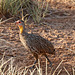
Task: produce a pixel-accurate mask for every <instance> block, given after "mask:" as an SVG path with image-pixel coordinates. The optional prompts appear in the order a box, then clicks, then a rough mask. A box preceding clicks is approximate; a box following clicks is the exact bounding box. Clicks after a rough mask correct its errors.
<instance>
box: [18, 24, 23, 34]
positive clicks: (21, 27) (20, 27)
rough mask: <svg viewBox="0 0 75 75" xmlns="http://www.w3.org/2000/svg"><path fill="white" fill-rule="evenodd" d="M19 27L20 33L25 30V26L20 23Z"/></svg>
mask: <svg viewBox="0 0 75 75" xmlns="http://www.w3.org/2000/svg"><path fill="white" fill-rule="evenodd" d="M18 27H19V29H20V33H22V32H23V26H20V25H18Z"/></svg>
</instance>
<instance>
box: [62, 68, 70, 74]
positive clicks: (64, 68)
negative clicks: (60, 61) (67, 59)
mask: <svg viewBox="0 0 75 75" xmlns="http://www.w3.org/2000/svg"><path fill="white" fill-rule="evenodd" d="M63 68H64V70H65V71H66V73H67V74H68V75H70V74H69V72H68V71H67V69H66V68H65V67H63Z"/></svg>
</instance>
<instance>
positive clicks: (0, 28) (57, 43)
mask: <svg viewBox="0 0 75 75" xmlns="http://www.w3.org/2000/svg"><path fill="white" fill-rule="evenodd" d="M13 22H14V21H10V23H6V24H1V25H0V59H1V58H2V57H3V55H2V54H3V53H4V52H5V58H4V59H5V60H8V59H9V58H11V57H12V56H13V58H14V60H15V61H14V65H18V67H25V66H29V65H32V64H33V62H34V60H35V59H34V57H33V55H32V54H31V52H30V51H28V50H26V49H25V48H24V46H23V45H22V44H21V42H20V40H19V29H18V27H17V25H15V24H14V23H13ZM26 31H27V32H28V33H35V34H38V35H40V36H42V37H44V38H46V39H48V40H49V41H51V42H52V43H53V45H54V47H55V49H56V55H54V56H53V55H48V57H49V59H50V60H51V61H52V63H53V66H52V68H53V70H52V72H53V71H54V69H55V68H56V67H57V65H58V64H59V63H60V62H61V61H62V60H64V61H63V63H62V64H61V66H60V67H59V69H58V70H57V72H58V71H59V70H60V69H61V68H62V69H63V70H62V72H61V73H60V75H67V73H66V71H65V70H64V67H65V68H66V69H67V71H68V72H69V73H70V75H73V72H72V67H73V68H75V10H66V11H63V10H62V11H60V10H57V11H56V12H55V11H52V14H50V13H48V15H47V16H46V17H45V18H44V19H43V20H42V22H41V24H39V25H37V24H34V23H31V24H27V25H26ZM39 58H40V61H41V67H42V69H43V74H45V62H46V59H45V57H43V56H42V57H41V56H40V57H39ZM50 70H51V68H50V67H49V63H48V73H50ZM56 74H57V73H56ZM35 75H36V74H35Z"/></svg>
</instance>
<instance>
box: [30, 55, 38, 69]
mask: <svg viewBox="0 0 75 75" xmlns="http://www.w3.org/2000/svg"><path fill="white" fill-rule="evenodd" d="M33 55H34V57H35V58H36V60H35V62H34V64H33V66H32V67H30V69H32V68H34V67H35V64H36V63H37V62H38V55H37V54H33Z"/></svg>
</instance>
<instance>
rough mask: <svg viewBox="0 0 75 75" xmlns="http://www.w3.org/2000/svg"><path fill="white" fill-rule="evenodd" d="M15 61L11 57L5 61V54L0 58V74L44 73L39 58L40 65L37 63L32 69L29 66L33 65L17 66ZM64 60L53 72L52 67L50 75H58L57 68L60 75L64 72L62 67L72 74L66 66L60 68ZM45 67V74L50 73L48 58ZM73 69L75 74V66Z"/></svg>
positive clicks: (40, 74)
mask: <svg viewBox="0 0 75 75" xmlns="http://www.w3.org/2000/svg"><path fill="white" fill-rule="evenodd" d="M13 62H14V58H10V59H9V60H7V61H4V56H3V58H2V59H1V60H0V74H1V75H27V74H29V75H34V74H35V75H43V70H42V68H41V65H40V61H39V60H38V66H37V65H35V66H36V67H35V68H34V69H32V70H31V69H29V67H31V66H32V65H30V66H25V67H24V68H23V67H20V68H17V65H16V66H14V65H13ZM63 62H64V60H62V61H61V62H60V63H59V64H58V66H57V67H56V68H55V69H54V71H53V73H52V70H53V68H51V70H50V73H49V75H56V71H57V70H58V72H57V75H60V73H61V72H62V69H64V70H65V72H66V73H67V75H70V73H69V72H68V70H67V69H66V68H65V67H64V66H63V67H62V68H60V67H61V66H62V64H63ZM45 68H46V69H45V75H48V72H47V68H48V66H47V59H46V67H45ZM72 71H73V75H75V69H74V68H72Z"/></svg>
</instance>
